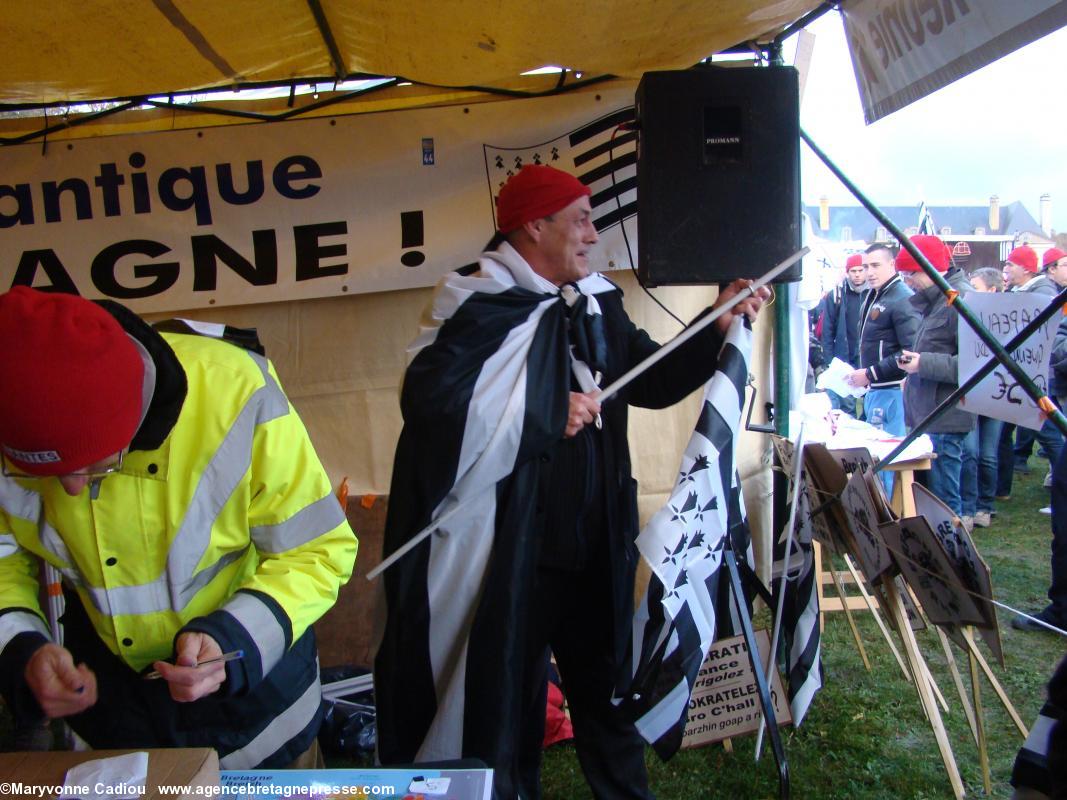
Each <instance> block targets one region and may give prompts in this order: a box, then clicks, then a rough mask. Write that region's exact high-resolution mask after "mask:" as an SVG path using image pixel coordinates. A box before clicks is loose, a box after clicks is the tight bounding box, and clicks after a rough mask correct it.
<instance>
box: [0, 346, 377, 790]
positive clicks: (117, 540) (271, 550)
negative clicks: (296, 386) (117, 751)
mask: <svg viewBox="0 0 1067 800" xmlns="http://www.w3.org/2000/svg"><path fill="white" fill-rule="evenodd" d="M152 335H153V336H160V334H156V333H155V332H152ZM161 336H162V340H163V341H164V342H165V344H166V345H168V346H169V348H170V350H172V351H173V355H174V356H175V357H176V359H177V362H178V364H180V367H181V371H184V374H185V379H186V381H187V391H186V393H185V396H184V400H182V402H181V404H180V413H178V416H177V419H176V421H174V423H173V427H172V428H171V429H170V432H169V434H168V435H167V436H166V438H165V439H163V441H162V444H161V445H159V446H158V447H157V448H155V449H151V450H137V449H133V450H131V451H130V452H128V453H127V454H126V456H125V459H124V462H123V465H122V469H121V472H119V473H117V474H114V475H110V476H108V477H106V478H104V479H103V481H102V482H101V483H100V485H99V487H98V493H97V496H96V497H95V498H94V497H92V496H91V493H90V491H88V490H85V491H83V492H82V493H81V494H79V495H78V496H77V497H70V496H68V495H67V494H66V493H65V492H64V491H63V488H62V487H61V486H60V484H59V482H58V481H57V480H55V479H34V480H22V479H20V480H18V481H14V480H9V479H7V478H0V663H4V662H5V661H6V662H9V663H8V665H9V666H10V659H8V658H5V656H7V653H6V652H5V651H6V650H7V649H8V646H9V645H10V644H11V643H12V642H13V640H16V639H17V638H18V637H20V634H33V636H32V637H25V636H23V637H21V638H20V639H19V641H20V642H21V644H22V647H21V648H12V651H13V652H14V650H16V649H20V650H21V651H22V652H23V653H25V651H26V650H27V648H26V647H25V643H26V641H27V638H32V639H34V640H36V641H39V642H41V643H43V641H44V640H45V639H46V638H47V639H50V638H51V634H50V633H49V629H48V626H47V625H46V624H45V621H44V618H43V616H42V614H41V609H40V607H39V604H38V581H37V578H36V568H37V565H36V561H37V559H38V558H39V559H43V560H44V561H46V562H48V563H49V564H51V565H53V566H54V567H55V568H56V569H58V570H59V572H60V573H61V574H62V576H63V580H64V584H65V585H66V586H67V587H68V588H69V589H73V590H74V591H75V592H76V593H77V596H78V598H79V599H80V601H81V605H82V606H83V607H84V609H85V611H86V613H87V615H88V618H89V619H90V620H91V624H92V627H93V629H94V630H95V633H96V635H97V636H98V637H99V638H100V640H101V641H102V642H103V643H104V644H106V646H107V648H108V649H109V650H110V651H111V652H112V653H114V654H115V655H117V656H118V657H119V658H120V659H121V660H122V661H123V662H125V664H127V665H128V666H129V667H130V668H131V669H132V670H134V671H137V672H140V671H142V670H144V669H145V668H146V667H147V666H148V665H149V664H151V663H152V662H153V661H154V660H157V659H170V658H172V656H173V641H174V639H175V637H176V635H177V634H178V633H179V632H181V631H183V630H198V631H204V632H206V633H209V634H210V635H212V636H213V637H214V638H215V639H216V640H217V641H219V643H220V645H221V646H222V647H223V650H224V651H225V650H227V649H243V650H244V651H245V656H244V658H243V659H242V660H241V661H238V662H231V664H230V665H228V669H227V677H228V680H227V684H226V685H224V691H225V692H226V693H227V694H228V695H230V696H232V697H236V698H240V697H242V696H245V697H248V698H249V701H252V700H255V701H256V702H257V703H259V704H260V705H265V706H266V707H265V708H264V709H263V713H262V714H261V715H260V716H261V717H262V719H257V720H251V721H250V720H249V718H245V719H244V720H243V721H242V724H243V725H244V726H245V729H243V730H241V731H239V732H238V733H237V734H235V733H234V732H233V731H230V732H229V733H228V734H227V736H225V737H223V738H224V741H222V742H221V743H218V744H217V746H218V748H219V750H220V755H222V756H223V763H224V764H225V765H226V767H227V768H231V769H239V768H249V767H253V766H257V765H260V764H264V763H268V764H269V763H272V762H274V765H277V764H276V762H277V761H278V760H279V759H281V758H282V757H288V756H291V755H295V754H296V753H295V752H293V751H294V750H299V749H300V747H301V745H302V746H303V747H306V746H307V745H308V744H310V739H309V738H308V737H307V735H306V731H307V729H308V727H309V725H310V723H311V722H312V721H313V720H314V719H315V718H316V715H318V714H319V704H320V693H319V685H318V677H317V674H315V675H314V676H313V677H309V676H308V675H307V674H306V673H307V672H308V671H307V670H306V669H305V670H303V672H304V673H305V675H304V677H303V678H301V679H297V678H296V677H294V676H288V677H287V676H286V675H285V674H284V673H285V660H286V657H287V655H288V654H289V652H290V649H295V648H294V647H293V645H294V643H297V642H298V641H300V640H302V637H304V635H305V631H307V629H308V628H309V626H310V625H311V624H312V623H313V622H315V621H316V620H317V619H318V618H319V617H320V616H322V614H323V613H325V612H326V611H327V610H328V609H329V608H330V607H331V606H332V605H333V603H334V602H335V600H336V598H337V592H338V589H339V588H340V586H341V585H342V584H344V582H345V581H347V580H348V578H349V576H350V575H351V571H352V565H353V562H354V559H355V554H356V546H357V543H356V538H355V536H354V535H353V533H352V530H351V528H350V527H349V525H348V523H347V521H346V519H345V516H344V513H343V510H342V509H341V507H340V504H339V503H338V501H337V499H336V498H335V497H334V496H333V494H332V492H331V487H330V484H329V480H328V478H327V476H326V474H325V472H324V470H323V469H322V466H321V464H320V462H319V460H318V457H317V456H316V454H315V452H314V450H313V448H312V445H311V442H310V440H309V438H308V435H307V432H306V430H305V428H304V425H303V423H302V422H301V420H300V418H299V416H298V415H297V414H296V412H295V411H294V410H293V408H292V407H291V405H290V404H289V401H288V399H287V398H286V396H285V394H284V392H283V391H282V389H281V387H280V386H279V383H278V380H277V376H276V375H275V373H274V369H273V366H272V365H271V364H270V363H269V362H268V361H267V359H265V358H263V357H262V356H259V355H256V354H255V353H252V352H249V351H247V350H244V349H242V348H239V347H236V346H234V345H232V344H229V343H227V342H224V341H220V340H218V339H213V338H209V337H206V336H199V335H193V334H177V333H164V334H161ZM157 366H158V365H157ZM136 442H137V439H136V438H135V439H134V443H135V444H136ZM306 639H307V640H308V643H309V646H310V648H311V649H310V653H311V660H312V662H313V660H314V644H313V636H311V635H309V636H308V637H306ZM38 646H39V645H38ZM32 649H33V648H30V650H32ZM304 649H305V650H307V647H306V646H305V648H304ZM306 660H307V659H306V658H305V661H306ZM22 666H23V667H24V662H23V664H22ZM316 672H317V671H316ZM265 680H271V682H272V683H273V684H275V686H274V687H273V689H272V691H271V693H270V697H271V698H272V700H271V702H267V701H265V700H264V699H263V698H259V699H258V700H256V698H255V696H256V694H257V687H258V686H259V685H260V684H261V683H262V682H263V681H265ZM294 681H295V683H294ZM279 691H282V692H283V693H284V697H283V698H281V699H279V698H278V693H279ZM272 705H273V706H274V707H270V706H272ZM244 711H245V710H244V709H243V710H242V714H244ZM250 716H255V715H254V714H253V715H250ZM268 725H270V730H268V729H267V726H268ZM297 734H302V737H301V741H299V742H296V743H295V744H294V743H293V741H292V739H293V737H294V736H296V735H297ZM90 743H92V741H91V740H90ZM287 744H288V745H290V746H288V748H287ZM276 754H281V755H278V756H276V757H275V758H274V759H271V757H272V756H275V755H276Z"/></svg>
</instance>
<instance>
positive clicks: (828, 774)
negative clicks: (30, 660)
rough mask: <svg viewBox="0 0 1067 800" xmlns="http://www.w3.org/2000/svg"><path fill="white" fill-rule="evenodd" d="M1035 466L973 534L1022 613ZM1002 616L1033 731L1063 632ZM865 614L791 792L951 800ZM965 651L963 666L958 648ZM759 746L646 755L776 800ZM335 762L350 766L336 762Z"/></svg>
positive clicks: (1005, 737) (835, 650) (558, 767)
mask: <svg viewBox="0 0 1067 800" xmlns="http://www.w3.org/2000/svg"><path fill="white" fill-rule="evenodd" d="M1031 462H1032V463H1033V465H1034V471H1033V474H1032V475H1030V476H1026V477H1022V478H1020V477H1019V476H1016V485H1015V488H1014V492H1013V497H1012V499H1011V500H1010V501H1007V502H1003V503H1000V504H999V506H1000V513H999V514H998V515H997V516H996V517H995V518H994V524H993V526H992V527H990V528H987V529H977V530H976V531H975V533H974V539H975V543H976V545H977V547H978V550H979V552H980V553H981V554H982V555H983V556H984V558H985V560H986V561H987V563H988V564H989V566H990V569H991V571H992V576H993V586H994V595H995V597H996V599H998V600H999V601H1001V602H1003V603H1007V604H1008V605H1011V606H1013V607H1015V608H1020V609H1023V610H1033V609H1038V608H1041V607H1043V606H1044V603H1045V591H1046V589H1047V587H1048V584H1049V561H1048V553H1049V537H1050V534H1049V517H1047V516H1044V515H1042V514H1040V513H1039V512H1038V509H1040V508H1041V507H1042V506H1045V505H1047V504H1048V493H1047V491H1046V490H1045V489H1043V488H1042V486H1041V479H1042V478H1043V476H1044V462H1040V463H1039V460H1038V459H1037V458H1036V457H1035V458H1033V459H1031ZM999 616H1000V625H1001V634H1002V637H1003V644H1004V653H1005V662H1006V664H1005V668H1004V669H1001V668H1000V667H999V666H994V671H995V672H996V674H997V675H998V677H999V680H1000V682H1001V684H1002V685H1003V687H1004V689H1005V691H1006V693H1007V695H1008V697H1009V698H1010V699H1011V701H1012V703H1013V704H1014V705H1015V708H1016V709H1017V710H1018V712H1019V714H1020V716H1021V717H1022V719H1023V721H1024V723H1025V724H1026V725H1027V726H1030V725H1031V724H1032V723H1033V721H1034V719H1035V718H1036V715H1037V711H1038V709H1039V708H1040V706H1041V703H1042V701H1043V699H1044V685H1045V682H1046V681H1047V679H1048V677H1049V675H1050V674H1051V672H1052V669H1053V667H1054V666H1055V664H1056V663H1057V661H1058V660H1059V659H1060V658H1061V657H1063V655H1064V653H1065V652H1067V639H1062V638H1057V637H1056V636H1055V635H1053V634H1044V633H1022V632H1019V631H1016V630H1014V629H1013V628H1011V626H1010V621H1011V616H1012V615H1011V614H1010V613H1009V612H1005V611H1000V612H999ZM857 618H858V621H859V627H860V631H861V635H862V638H863V641H864V643H865V646H866V648H867V652H868V655H869V656H870V659H871V662H872V670H871V672H867V671H865V669H864V667H863V663H862V661H861V660H860V658H859V655H858V653H857V650H856V646H855V644H854V642H853V639H852V636H851V633H850V632H849V629H848V625H847V623H846V620H845V617H844V615H843V614H841V613H835V614H828V615H826V628H825V631H824V635H823V645H822V654H823V667H824V686H823V689H822V691H821V692H820V693H819V694H818V695H816V697H815V701H814V703H813V705H812V707H811V710H810V712H809V714H808V716H807V718H806V719H805V720H804V724H803V726H802V727H801V728H800V729H799V730H793V729H783V739H784V744H785V749H786V754H787V757H788V761H789V769H790V775H791V786H792V797H793V798H800V799H803V798H819V799H820V800H823V799H824V798H847V800H867V798H885V799H886V800H888V799H889V798H894V800H896V799H898V798H914V799H915V800H920V799H925V798H950V797H952V793H951V790H950V787H949V783H948V779H947V777H946V774H945V769H944V766H943V764H942V762H941V758H940V756H939V753H938V749H937V746H936V743H935V741H934V737H933V734H932V733H931V730H930V727H929V726H928V724H927V723H926V720H925V718H924V716H923V713H922V710H921V708H920V706H919V701H918V698H917V695H916V693H915V691H914V689H913V688H912V687H911V685H910V684H909V683H907V682H905V680H904V679H903V677H902V675H901V672H900V670H899V669H898V667H897V666H896V662H895V661H894V660H893V657H892V655H891V654H890V652H889V650H888V647H887V646H886V645H885V643H884V640H883V639H882V637H881V635H880V634H879V632H878V630H877V628H876V627H875V624H874V622H873V621H872V620H871V619H870V615H869V614H866V613H859V614H858V615H857ZM918 636H919V643H920V646H921V648H922V649H923V651H924V653H925V654H926V657H927V660H928V662H929V664H930V668H931V670H932V672H933V674H934V676H935V679H936V680H937V682H938V685H939V686H940V687H941V690H942V693H943V694H944V695H945V698H946V700H947V701H948V703H949V712H948V713H947V714H944V719H945V723H946V726H947V728H948V733H949V739H950V742H951V745H952V749H953V752H954V753H955V756H956V760H957V763H958V764H959V769H960V772H961V775H962V777H963V781H964V784H965V786H966V788H967V794H968V795H969V796H971V797H980V796H982V795H983V788H982V776H981V771H980V769H979V764H978V756H977V749H976V747H975V745H974V741H973V739H972V738H971V735H970V732H969V729H968V727H967V723H966V719H965V717H964V714H963V711H962V708H961V705H960V701H959V698H958V697H957V695H956V693H955V691H954V688H953V684H952V681H951V678H950V677H949V673H948V669H947V666H946V661H945V658H944V656H943V655H942V651H941V648H940V645H939V643H938V641H937V638H936V636H935V635H934V633H933V632H931V631H922V632H920V633H919V634H918ZM980 646H982V645H980ZM983 647H984V646H983ZM987 655H988V653H987ZM957 658H958V660H959V663H960V665H961V669H964V670H965V661H964V660H963V658H962V656H961V654H959V653H958V652H957ZM982 691H983V702H984V704H985V706H984V707H985V720H986V726H987V732H988V737H989V745H988V747H989V754H990V769H991V773H992V781H993V791H992V794H991V795H990V796H991V797H996V798H1006V797H1010V795H1011V786H1010V785H1009V783H1008V780H1009V778H1010V776H1011V767H1012V761H1013V759H1014V757H1015V753H1016V751H1017V750H1018V748H1019V745H1020V744H1021V743H1022V738H1021V736H1020V735H1019V733H1018V731H1017V730H1016V728H1015V726H1014V725H1013V724H1012V723H1011V721H1010V719H1009V717H1008V715H1007V714H1006V713H1005V712H1004V710H1003V708H1002V707H1001V705H1000V704H999V703H998V702H997V700H996V698H995V697H994V695H993V694H992V691H991V690H990V688H989V686H988V684H986V683H985V682H984V681H983V682H982ZM753 744H754V737H751V736H750V737H746V738H743V739H738V740H735V741H734V743H733V752H732V753H727V752H726V751H725V750H724V749H723V748H722V747H721V746H718V745H714V746H710V747H705V748H700V749H696V750H685V751H682V752H681V753H679V754H678V755H677V756H675V757H674V758H673V759H671V760H670V761H669V762H667V763H661V762H660V761H659V760H658V759H657V758H656V757H655V755H653V754H652V752H651V751H649V752H648V757H647V760H648V766H649V773H650V776H651V782H652V788H653V790H654V792H655V793H656V795H657V797H659V798H660V800H694V799H695V798H701V800H714V799H715V798H724V799H725V798H730V799H731V800H733V799H734V798H774V797H777V796H778V782H777V773H776V771H775V767H774V760H773V758H772V757H771V756H770V754H769V752H768V751H767V750H766V748H765V754H764V757H763V759H762V760H761V761H760V762H758V763H757V762H754V760H753ZM8 748H10V722H9V721H8V720H7V719H6V715H4V714H3V713H2V709H0V750H2V749H8ZM330 766H347V764H343V763H339V762H336V761H331V762H330ZM542 782H543V786H544V798H545V800H583V799H584V798H589V797H591V794H590V792H589V790H588V788H587V787H586V785H585V781H584V780H583V778H582V775H581V771H580V769H579V767H578V762H577V758H576V757H575V754H574V749H573V747H571V746H570V745H567V744H564V745H558V746H556V747H553V748H551V749H550V750H548V751H547V752H546V753H545V762H544V769H543V781H542Z"/></svg>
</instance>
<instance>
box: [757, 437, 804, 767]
mask: <svg viewBox="0 0 1067 800" xmlns="http://www.w3.org/2000/svg"><path fill="white" fill-rule="evenodd" d="M803 471H804V423H803V422H801V423H800V430H799V431H798V432H797V443H796V446H795V447H794V448H793V495H792V497H791V498H790V500H789V522H787V523H786V538H785V554H784V555H783V556H782V578H781V581H780V583H779V584H778V604H777V606H776V607H775V609H774V630H773V633H772V635H771V649H770V651H769V652H768V654H767V683H768V684H769V683H770V682H771V677H772V676H773V675H774V662H775V659H776V653H777V652H778V637H779V635H780V634H781V632H782V609H784V608H785V587H786V583H788V581H789V558H790V556H791V555H792V552H793V530H794V528H795V526H796V521H797V505H798V503H797V501H798V500H799V498H800V479H801V477H802V475H803ZM766 724H767V719H766V717H760V721H759V730H758V731H757V733H756V761H759V759H760V755H761V754H762V753H763V731H764V727H765V726H766Z"/></svg>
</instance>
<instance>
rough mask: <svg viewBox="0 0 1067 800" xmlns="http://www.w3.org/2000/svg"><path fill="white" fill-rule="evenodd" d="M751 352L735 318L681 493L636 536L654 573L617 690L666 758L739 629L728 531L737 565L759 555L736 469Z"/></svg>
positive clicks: (685, 460)
mask: <svg viewBox="0 0 1067 800" xmlns="http://www.w3.org/2000/svg"><path fill="white" fill-rule="evenodd" d="M751 352H752V331H751V329H750V328H749V327H748V325H747V324H743V323H742V321H741V320H740V319H735V320H734V321H733V323H732V325H731V327H730V332H729V333H728V334H727V337H726V341H725V342H724V344H723V346H722V350H721V351H720V353H719V363H718V369H717V371H716V372H715V374H714V375H712V377H711V379H710V380H709V381H708V383H707V385H706V386H705V388H704V405H703V408H702V409H701V413H700V418H699V419H698V420H697V424H696V429H695V430H694V431H693V436H692V438H691V439H690V440H689V445H688V446H687V447H686V450H685V454H684V455H683V457H682V465H681V469H680V471H679V476H678V481H677V483H676V484H675V488H674V491H673V493H672V494H671V497H670V499H669V500H668V501H667V504H666V505H665V506H664V507H663V508H662V509H660V510H659V511H658V512H657V513H656V514H655V515H654V516H653V517H652V519H651V520H649V523H648V525H647V526H645V528H644V530H643V531H641V535H640V536H639V537H638V538H637V547H638V549H639V550H640V551H641V555H642V556H643V557H644V558H645V560H646V561H647V562H648V564H649V566H650V567H651V569H652V575H651V576H650V578H649V583H648V588H647V590H646V593H645V597H644V598H643V600H642V602H641V606H640V607H639V608H638V610H637V612H636V613H635V614H634V629H633V630H634V637H633V638H634V641H633V662H632V670H631V675H632V679H631V680H630V681H629V682H628V683H625V684H623V685H620V686H619V687H618V690H617V692H616V698H615V700H614V702H615V703H616V704H619V705H621V706H622V707H623V709H624V710H625V711H626V712H627V713H628V715H629V716H630V717H631V718H632V719H633V720H634V723H635V725H636V726H637V730H638V732H639V733H640V734H641V735H642V736H643V737H644V738H645V740H646V741H648V742H649V743H650V744H651V745H652V746H653V747H654V748H655V750H656V752H657V753H658V754H659V756H660V757H661V758H663V759H664V760H666V759H668V758H670V757H671V756H672V755H673V754H674V753H675V752H677V750H678V747H679V746H680V745H681V741H682V734H683V732H684V730H685V722H686V716H687V713H688V710H689V698H690V695H691V694H692V691H693V684H694V682H695V680H696V677H697V673H698V671H699V670H700V665H701V663H702V662H703V660H704V657H705V656H706V654H707V652H708V649H709V648H710V647H711V644H712V642H713V641H714V640H715V639H716V638H721V637H722V636H723V635H732V633H733V631H734V629H735V627H736V626H735V623H734V622H733V619H734V618H735V617H736V611H735V609H734V604H733V602H732V600H731V599H730V594H731V593H730V589H729V578H728V576H723V577H722V580H721V581H720V567H721V566H722V558H723V550H724V547H725V545H726V542H727V536H729V537H730V542H731V544H732V546H733V549H734V552H735V554H736V556H737V558H738V560H739V562H747V561H748V560H749V559H750V558H751V555H750V550H751V539H750V537H749V534H748V526H747V521H746V518H745V511H744V508H745V505H744V500H743V498H742V496H741V480H740V476H739V475H738V473H737V470H736V468H735V466H734V464H735V451H736V447H737V430H738V427H739V425H740V421H741V413H742V409H743V408H744V404H745V385H746V383H747V380H748V362H749V358H750V355H751ZM746 602H747V598H746ZM731 612H733V613H731Z"/></svg>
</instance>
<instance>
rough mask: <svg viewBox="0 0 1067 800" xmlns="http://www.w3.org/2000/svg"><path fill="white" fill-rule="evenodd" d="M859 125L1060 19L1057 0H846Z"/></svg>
mask: <svg viewBox="0 0 1067 800" xmlns="http://www.w3.org/2000/svg"><path fill="white" fill-rule="evenodd" d="M842 11H843V12H844V21H845V37H846V38H847V40H848V46H849V51H850V53H851V55H852V68H853V70H854V71H855V73H856V83H857V85H858V86H859V92H860V101H861V103H862V105H863V116H864V119H866V121H867V124H868V125H869V124H871V123H872V122H874V121H875V120H878V119H881V118H882V117H884V116H886V115H888V114H891V113H892V112H894V111H897V110H898V109H901V108H903V107H904V106H906V105H908V104H909V103H914V102H915V101H916V100H918V99H920V98H922V97H925V96H926V95H928V94H930V93H932V92H935V91H937V90H938V89H940V88H941V87H942V86H947V85H948V84H950V83H952V82H953V81H955V80H957V79H959V78H962V77H963V76H964V75H967V74H969V73H971V72H974V71H975V70H977V69H979V68H981V67H984V66H985V65H986V64H990V63H992V62H993V61H996V60H997V59H998V58H1000V57H1001V56H1004V55H1007V54H1008V53H1011V52H1013V51H1014V50H1018V49H1019V48H1020V47H1022V46H1023V45H1026V44H1029V43H1030V42H1033V41H1035V40H1037V39H1040V38H1041V37H1042V36H1044V35H1045V34H1047V33H1051V32H1052V31H1054V30H1057V29H1058V28H1061V27H1063V26H1064V25H1067V2H1065V1H1064V0H1011V2H1005V0H847V2H845V3H843V4H842Z"/></svg>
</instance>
